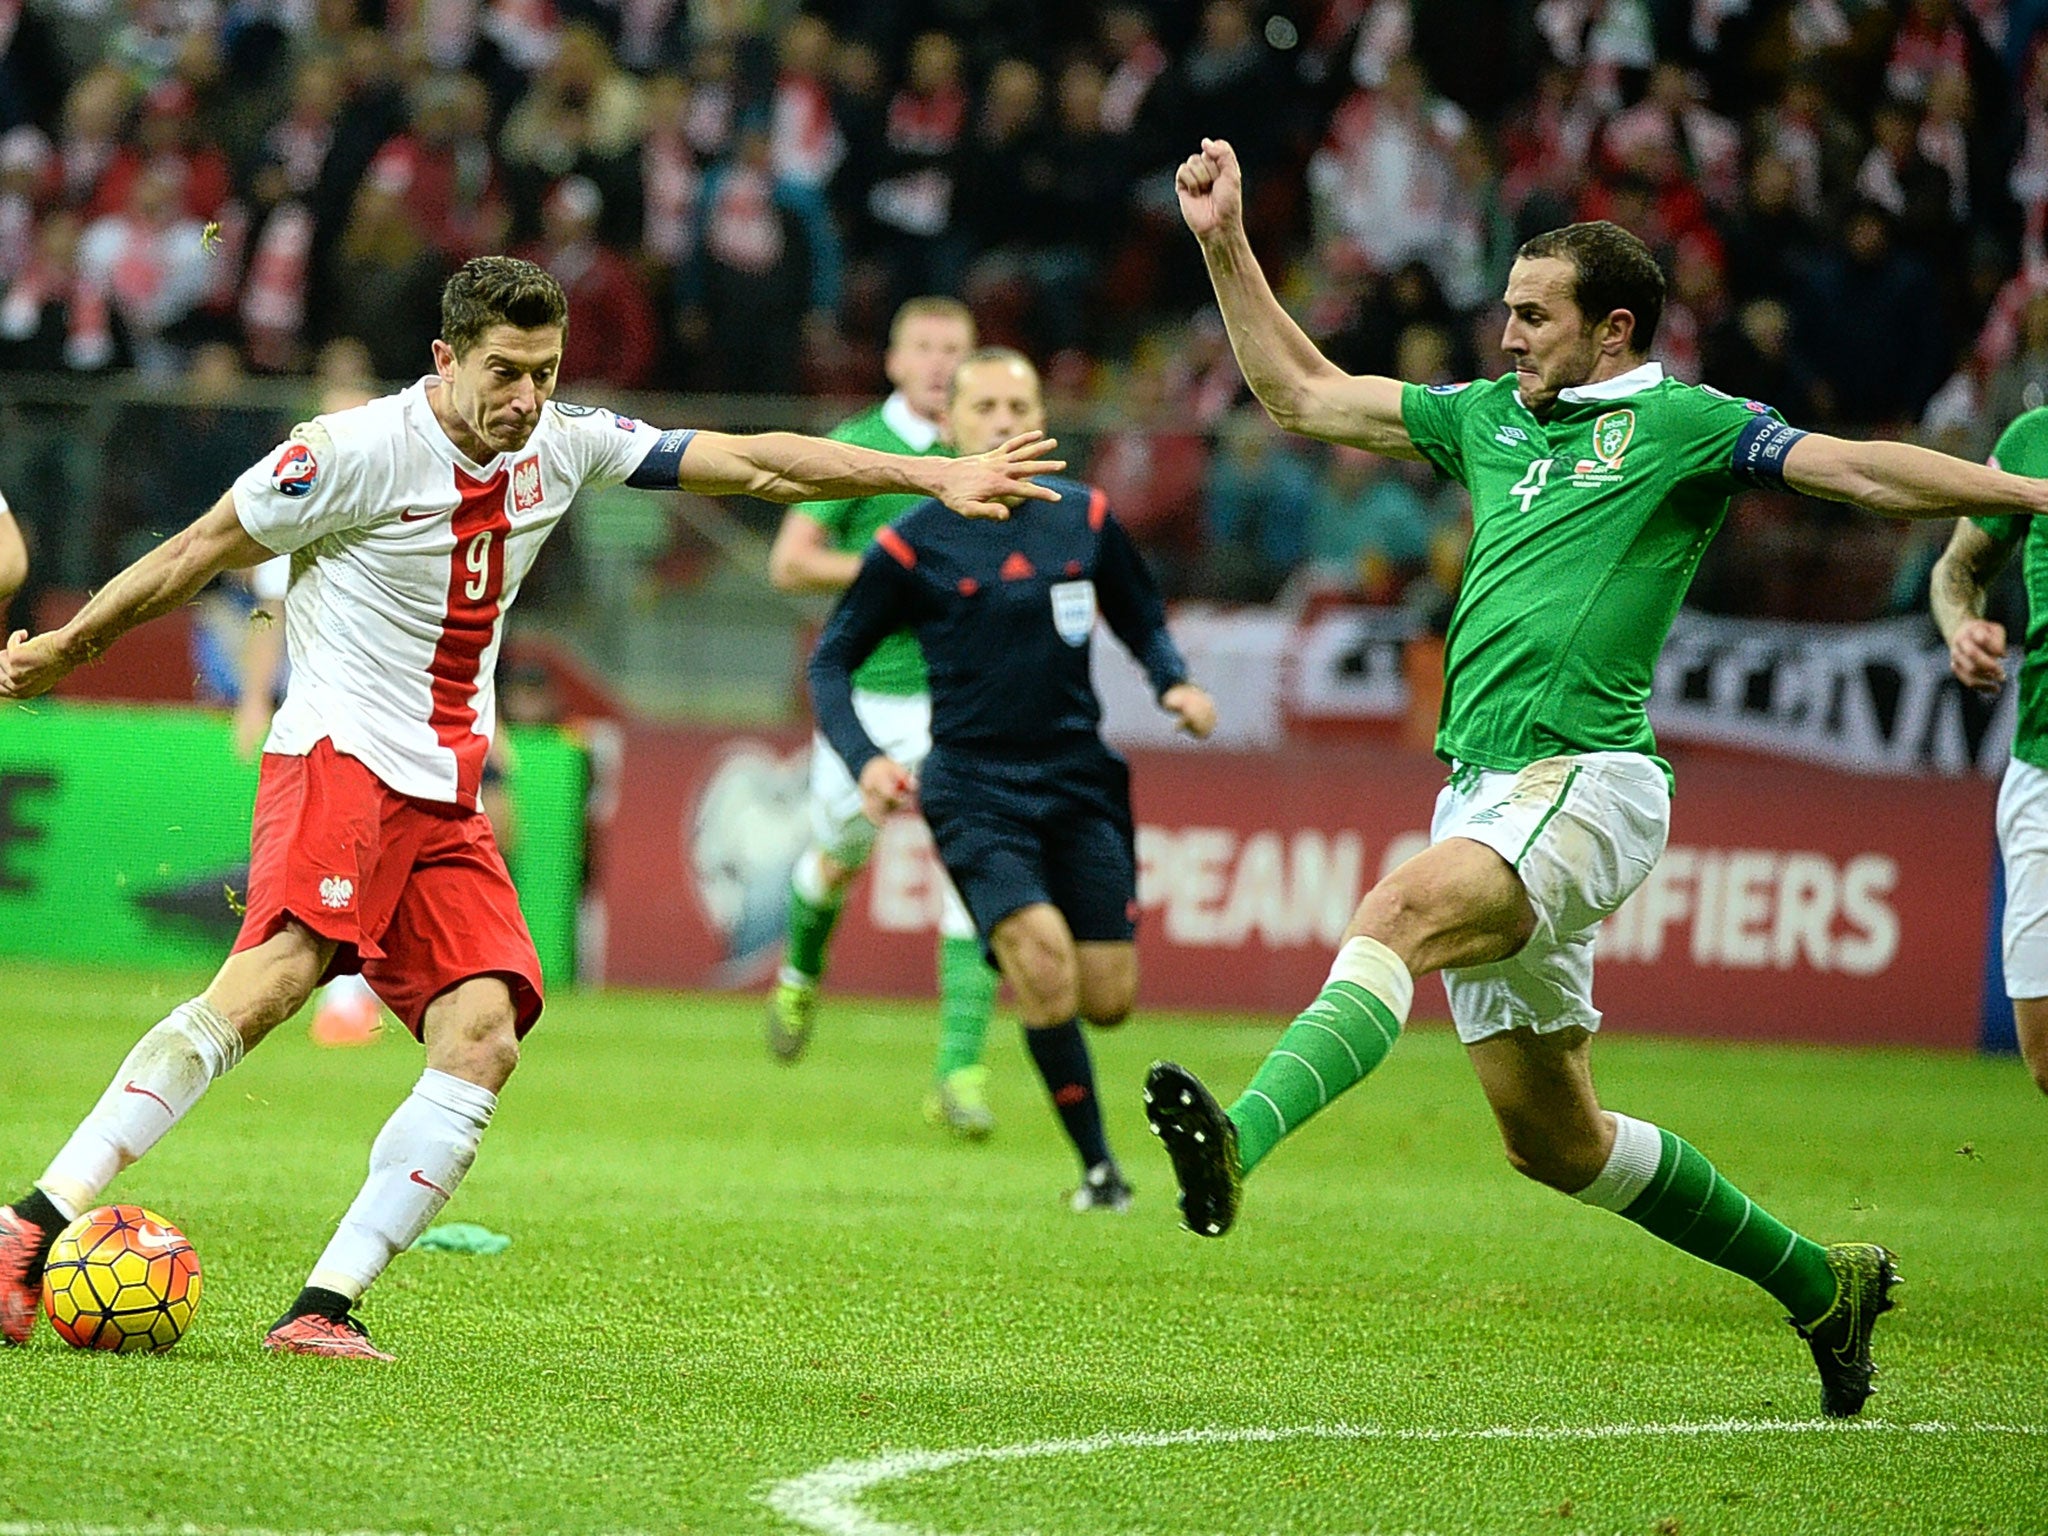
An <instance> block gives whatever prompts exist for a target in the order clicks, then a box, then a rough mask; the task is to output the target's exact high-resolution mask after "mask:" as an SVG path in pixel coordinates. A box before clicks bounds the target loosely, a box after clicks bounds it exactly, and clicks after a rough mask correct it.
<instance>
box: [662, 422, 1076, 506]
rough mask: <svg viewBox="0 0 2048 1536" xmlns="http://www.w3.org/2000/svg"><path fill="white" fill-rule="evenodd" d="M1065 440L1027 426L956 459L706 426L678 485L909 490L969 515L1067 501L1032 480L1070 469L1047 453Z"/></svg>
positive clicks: (779, 495) (718, 490)
mask: <svg viewBox="0 0 2048 1536" xmlns="http://www.w3.org/2000/svg"><path fill="white" fill-rule="evenodd" d="M1058 446H1059V444H1058V443H1056V442H1054V441H1053V440H1052V439H1051V438H1049V437H1047V436H1045V434H1044V433H1042V432H1027V433H1025V434H1024V435H1023V436H1021V437H1013V438H1011V439H1010V440H1009V441H1008V442H1007V443H1004V444H1003V445H1002V446H1001V447H998V448H991V449H990V450H989V451H988V452H987V453H977V454H970V455H966V456H964V457H961V458H957V459H948V458H940V457H919V456H917V455H913V454H907V453H878V452H876V451H875V450H874V449H872V448H860V447H856V446H855V445H854V444H852V443H842V442H837V441H834V440H833V439H831V438H829V437H805V436H803V435H801V434H800V433H796V432H758V433H753V434H750V435H746V436H736V435H734V434H732V433H729V432H699V433H697V434H696V435H695V436H694V437H692V438H691V439H690V442H689V445H688V447H687V448H685V449H684V451H683V456H682V462H681V464H680V465H679V466H678V469H677V484H678V485H679V486H680V487H681V488H682V489H683V490H686V491H700V492H702V493H704V494H705V495H709V496H732V495H746V496H759V497H760V498H761V499H762V500H764V501H781V502H791V501H825V500H828V499H830V498H832V497H837V496H873V495H885V494H888V493H891V492H897V493H907V494H909V495H913V496H931V497H935V498H936V499H938V500H939V501H942V502H944V503H945V504H946V505H947V506H949V507H951V508H952V509H953V510H954V511H955V512H958V513H961V514H963V515H964V516H967V517H991V518H1002V517H1008V516H1009V515H1010V507H1009V504H1013V503H1015V502H1016V501H1018V500H1019V499H1021V498H1026V497H1028V498H1031V499H1034V500H1037V501H1057V500H1059V493H1058V492H1057V491H1052V490H1048V489H1046V488H1045V487H1044V486H1042V485H1037V484H1034V483H1033V481H1032V479H1031V477H1032V476H1033V475H1056V474H1058V473H1059V472H1060V471H1061V470H1062V469H1064V468H1066V461H1065V460H1064V459H1053V458H1046V457H1044V456H1043V455H1045V454H1049V453H1051V452H1052V450H1053V449H1055V448H1057V447H1058Z"/></svg>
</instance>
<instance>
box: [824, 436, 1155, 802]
mask: <svg viewBox="0 0 2048 1536" xmlns="http://www.w3.org/2000/svg"><path fill="white" fill-rule="evenodd" d="M1038 483H1039V484H1040V485H1043V486H1047V487H1050V488H1051V489H1053V490H1056V491H1058V492H1059V493H1060V499H1059V500H1058V501H1026V502H1021V503H1019V504H1018V506H1017V507H1016V508H1015V509H1014V510H1013V511H1012V512H1011V514H1010V516H1009V519H1008V520H1007V521H1005V522H995V521H990V520H985V519H977V518H967V517H962V516H960V515H959V514H958V513H956V512H954V511H952V510H951V509H950V508H948V507H947V506H945V505H944V504H943V503H941V502H938V501H924V502H920V503H919V504H918V505H917V506H915V507H913V508H911V509H910V511H908V512H906V513H904V514H903V516H902V517H900V518H898V519H897V520H896V521H895V522H893V523H891V524H889V525H888V526H887V527H885V528H883V529H882V530H881V531H880V532H879V533H877V534H876V535H875V541H874V543H873V544H871V545H869V546H868V551H867V554H866V555H865V556H864V557H863V559H862V560H861V567H860V575H859V576H858V577H856V578H855V580H854V583H853V585H852V586H851V587H849V588H847V591H846V595H845V596H844V597H843V598H842V599H841V600H840V603H839V607H838V608H837V609H836V610H835V611H834V612H833V614H832V619H831V622H830V623H828V624H827V625H826V626H825V633H824V635H823V636H822V637H821V638H820V639H819V641H818V649H817V652H816V654H814V655H813V656H812V657H811V665H810V681H811V704H812V708H813V709H814V711H815V712H816V714H817V718H818V728H819V729H820V730H821V731H823V732H824V733H825V739H826V740H827V741H829V742H831V743H832V749H833V750H834V751H835V752H837V753H838V754H839V756H840V757H841V759H843V760H844V761H845V763H846V766H847V768H848V770H849V771H850V772H851V773H852V774H853V776H854V777H855V778H859V777H860V772H861V770H862V769H863V768H865V767H866V766H867V765H868V763H869V762H870V761H871V760H872V759H874V758H876V757H879V756H881V749H880V748H878V747H877V746H876V745H875V743H874V741H873V740H872V739H871V738H870V737H869V735H868V733H867V731H866V730H865V729H863V728H862V726H861V723H860V719H859V717H858V716H857V715H855V714H854V712H853V670H854V668H856V667H858V666H859V665H860V664H861V663H862V662H863V661H865V660H866V659H867V657H868V653H869V652H871V651H873V650H874V648H875V647H876V646H877V645H879V644H880V643H881V642H882V640H883V639H884V638H885V637H887V636H888V635H891V634H893V633H895V632H896V631H897V630H899V629H904V628H909V629H913V630H915V631H916V632H917V639H918V644H919V645H921V646H922V647H923V648H924V663H925V671H926V673H927V675H928V676H929V678H930V681H931V695H932V743H933V745H934V746H935V747H937V746H943V747H945V748H946V749H948V750H949V751H953V752H958V753H963V754H967V755H970V756H972V755H988V756H993V757H1001V758H1006V759H1017V758H1023V757H1032V756H1037V755H1040V754H1045V755H1049V756H1050V755H1058V754H1061V753H1065V752H1070V751H1072V750H1074V749H1075V748H1077V747H1081V746H1084V745H1088V744H1094V745H1096V746H1098V747H1099V746H1100V741H1101V737H1100V735H1099V734H1098V729H1097V728H1098V727H1099V726H1100V725H1101V723H1102V705H1101V703H1100V702H1099V701H1098V700H1097V699H1096V697H1095V685H1094V682H1093V680H1092V679H1091V678H1090V676H1089V672H1088V657H1089V638H1090V636H1091V635H1092V634H1093V633H1094V629H1095V614H1096V610H1097V608H1098V607H1099V608H1100V609H1101V612H1102V616H1103V618H1104V619H1106V620H1107V621H1108V623H1109V627H1110V628H1111V629H1112V630H1114V631H1115V632H1116V636H1117V638H1118V639H1119V640H1121V641H1123V643H1124V645H1125V646H1126V647H1127V648H1128V649H1129V650H1130V653H1131V654H1132V655H1133V656H1135V657H1136V658H1137V659H1138V662H1139V664H1140V665H1141V666H1143V667H1144V669H1145V673H1146V676H1148V677H1149V678H1150V679H1151V680H1152V692H1153V696H1154V697H1155V698H1156V697H1157V696H1158V695H1160V694H1162V693H1164V692H1166V690H1167V689H1169V688H1171V687H1173V686H1174V685H1175V684H1177V683H1184V682H1186V681H1187V677H1188V668H1187V663H1186V662H1185V661H1183V660H1182V659H1181V654H1180V648H1179V647H1178V646H1176V645H1175V644H1174V643H1173V637H1172V636H1171V635H1170V634H1168V633H1167V631H1166V605H1165V603H1164V602H1162V601H1161V600H1160V596H1159V589H1158V587H1156V586H1155V585H1154V584H1153V581H1152V575H1151V573H1150V572H1149V571H1147V570H1146V569H1145V562H1144V561H1143V560H1142V559H1141V558H1140V557H1139V555H1138V551H1137V549H1136V547H1135V546H1134V545H1133V544H1132V543H1131V540H1130V536H1129V535H1128V534H1126V533H1125V532H1124V531H1123V529H1122V527H1121V526H1119V524H1118V523H1117V520H1116V519H1115V518H1114V517H1113V516H1111V515H1110V510H1109V498H1108V497H1107V496H1105V495H1104V494H1103V493H1102V491H1100V490H1098V489H1097V488H1096V487H1094V486H1090V485H1083V484H1081V483H1080V482H1079V481H1075V480H1068V479H1064V478H1062V477H1059V476H1052V475H1041V476H1039V477H1038Z"/></svg>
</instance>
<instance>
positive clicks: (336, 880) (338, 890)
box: [320, 875, 356, 912]
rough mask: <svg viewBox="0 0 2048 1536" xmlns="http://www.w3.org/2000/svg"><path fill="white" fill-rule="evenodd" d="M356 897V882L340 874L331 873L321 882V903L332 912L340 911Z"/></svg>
mask: <svg viewBox="0 0 2048 1536" xmlns="http://www.w3.org/2000/svg"><path fill="white" fill-rule="evenodd" d="M355 899H356V883H355V881H353V880H348V879H344V878H343V877H342V876H340V875H329V876H328V877H327V878H326V879H324V880H322V881H321V882H320V905H321V906H323V907H325V908H327V909H328V910H329V911H330V912H339V911H340V910H341V909H342V908H343V907H345V906H347V905H348V904H349V903H350V902H352V901H354V900H355Z"/></svg>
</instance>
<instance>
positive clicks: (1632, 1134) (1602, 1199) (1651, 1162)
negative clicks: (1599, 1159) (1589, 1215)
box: [1572, 1113, 1664, 1212]
mask: <svg viewBox="0 0 2048 1536" xmlns="http://www.w3.org/2000/svg"><path fill="white" fill-rule="evenodd" d="M1608 1119H1610V1120H1612V1121H1613V1122H1614V1150H1613V1151H1612V1152H1609V1153H1608V1154H1607V1166H1606V1167H1604V1168H1602V1169H1601V1170H1600V1172H1599V1173H1598V1174H1596V1175H1595V1176H1594V1179H1593V1182H1592V1183H1590V1184H1588V1185H1587V1186H1586V1187H1585V1188H1584V1189H1582V1190H1580V1191H1579V1192H1578V1193H1577V1194H1576V1195H1573V1196H1572V1198H1573V1199H1574V1200H1583V1201H1584V1202H1585V1203H1586V1204H1587V1205H1593V1206H1598V1207H1599V1208H1600V1209H1601V1210H1603V1211H1617V1212H1619V1211H1625V1210H1627V1209H1628V1208H1629V1207H1630V1206H1631V1205H1633V1204H1635V1200H1636V1196H1637V1195H1640V1194H1641V1193H1642V1192H1643V1191H1644V1190H1646V1189H1648V1188H1649V1187H1650V1180H1652V1179H1654V1178H1655V1177H1657V1164H1658V1162H1659V1160H1660V1159H1661V1158H1662V1157H1663V1156H1664V1138H1663V1137H1662V1136H1660V1135H1658V1134H1657V1127H1655V1126H1654V1125H1652V1124H1650V1122H1649V1121H1647V1120H1632V1119H1630V1118H1629V1117H1628V1116H1627V1115H1617V1114H1613V1113H1610V1114H1609V1115H1608Z"/></svg>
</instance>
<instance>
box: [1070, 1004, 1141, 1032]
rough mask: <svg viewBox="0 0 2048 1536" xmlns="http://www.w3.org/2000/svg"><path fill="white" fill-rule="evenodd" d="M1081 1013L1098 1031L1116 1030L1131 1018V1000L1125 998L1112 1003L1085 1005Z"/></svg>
mask: <svg viewBox="0 0 2048 1536" xmlns="http://www.w3.org/2000/svg"><path fill="white" fill-rule="evenodd" d="M1081 1013H1082V1016H1083V1017H1084V1018H1086V1019H1087V1020H1088V1022H1089V1023H1090V1024H1093V1025H1094V1026H1095V1027H1096V1028H1097V1029H1115V1028H1116V1027H1117V1025H1119V1024H1121V1023H1123V1021H1124V1020H1125V1019H1128V1018H1129V1017H1130V1016H1131V1000H1130V999H1129V998H1123V999H1121V1000H1120V1001H1117V1002H1111V1003H1083V1004H1082V1006H1081Z"/></svg>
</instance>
